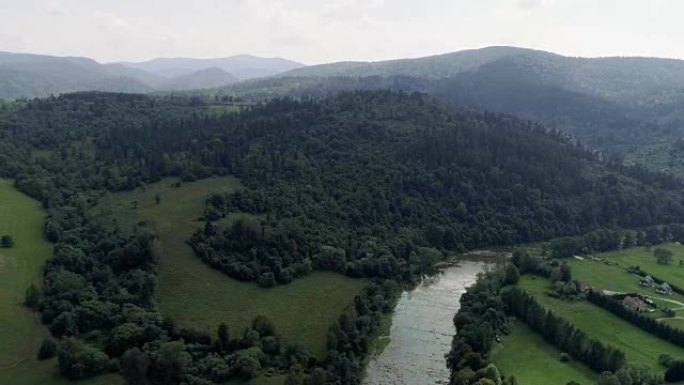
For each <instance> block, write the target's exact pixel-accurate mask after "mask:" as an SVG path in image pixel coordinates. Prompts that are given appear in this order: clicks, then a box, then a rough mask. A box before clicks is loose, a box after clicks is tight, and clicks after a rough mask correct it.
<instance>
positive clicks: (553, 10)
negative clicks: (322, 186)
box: [0, 0, 684, 64]
mask: <svg viewBox="0 0 684 385" xmlns="http://www.w3.org/2000/svg"><path fill="white" fill-rule="evenodd" d="M682 15H684V1H682V0H0V51H12V52H27V53H41V54H49V55H60V56H86V57H90V58H93V59H95V60H98V61H101V62H109V61H142V60H147V59H151V58H154V57H179V56H186V57H223V56H231V55H236V54H252V55H257V56H266V57H284V58H288V59H292V60H296V61H299V62H302V63H304V64H318V63H326V62H334V61H344V60H368V61H376V60H387V59H396V58H405V57H420V56H428V55H433V54H439V53H446V52H453V51H458V50H462V49H471V48H480V47H486V46H492V45H512V46H519V47H527V48H537V49H542V50H547V51H552V52H556V53H560V54H564V55H569V56H591V57H594V56H656V57H670V58H680V59H684V44H682V42H684V23H683V22H682Z"/></svg>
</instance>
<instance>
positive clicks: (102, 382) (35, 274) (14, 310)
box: [0, 180, 121, 385]
mask: <svg viewBox="0 0 684 385" xmlns="http://www.w3.org/2000/svg"><path fill="white" fill-rule="evenodd" d="M43 217H44V212H43V210H42V209H41V207H40V204H39V203H38V202H36V201H34V200H33V199H31V198H29V197H27V196H25V195H23V194H22V193H20V192H19V191H17V190H16V189H15V188H14V187H13V185H12V183H11V181H8V180H0V235H5V234H8V235H11V236H12V237H13V238H14V240H15V242H16V245H15V247H13V248H11V249H1V250H0V384H12V385H63V384H73V383H72V382H69V381H67V380H66V379H64V378H61V377H59V376H58V374H57V370H56V367H55V362H54V360H53V361H42V362H41V361H37V360H36V359H35V356H36V353H37V351H38V347H39V346H40V343H41V341H42V339H43V337H45V336H46V335H47V331H46V330H45V328H44V327H43V326H42V325H41V324H40V322H39V321H38V319H37V316H36V315H34V314H33V313H32V312H31V311H29V310H28V309H26V308H25V307H24V306H23V305H22V303H23V300H24V292H25V291H26V288H27V287H28V286H29V285H30V284H31V283H34V284H38V283H39V282H40V275H41V271H42V267H43V264H44V263H45V260H46V258H48V257H49V256H50V254H51V253H52V247H51V245H50V244H49V243H48V242H47V241H46V240H44V239H43V230H42V229H43ZM79 384H83V385H119V384H121V379H120V378H119V377H117V376H103V377H99V378H96V379H92V380H88V381H83V382H80V383H79Z"/></svg>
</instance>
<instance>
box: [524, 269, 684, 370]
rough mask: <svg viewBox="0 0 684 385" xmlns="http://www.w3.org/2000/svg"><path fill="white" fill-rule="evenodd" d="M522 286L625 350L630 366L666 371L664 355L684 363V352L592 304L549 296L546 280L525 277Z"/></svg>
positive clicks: (586, 329)
mask: <svg viewBox="0 0 684 385" xmlns="http://www.w3.org/2000/svg"><path fill="white" fill-rule="evenodd" d="M518 285H519V286H520V287H521V288H522V289H524V290H526V291H527V292H529V293H530V294H532V295H534V297H535V298H536V299H537V300H538V301H539V302H540V303H541V304H542V305H543V306H544V307H546V308H547V309H550V310H551V311H553V312H554V313H555V314H556V315H558V316H560V317H562V318H563V319H565V320H567V321H568V322H570V323H571V324H573V325H575V326H576V327H577V328H579V329H581V330H582V331H584V332H585V333H586V334H587V335H588V336H589V337H591V338H595V339H598V340H600V341H602V342H603V343H605V344H608V345H611V346H613V347H615V348H618V349H620V350H622V351H623V352H624V353H625V355H626V358H627V362H628V363H629V364H632V365H637V366H640V365H641V366H647V367H649V368H652V369H654V370H657V371H662V370H663V369H664V368H663V367H662V366H660V365H659V364H658V357H659V356H660V354H663V353H666V354H670V355H671V356H673V357H677V358H681V359H684V348H681V347H678V346H676V345H674V344H671V343H669V342H667V341H664V340H662V339H660V338H658V337H656V336H654V335H651V334H649V333H647V332H645V331H643V330H641V329H639V328H637V327H636V326H634V325H632V324H630V323H629V322H627V321H624V320H622V319H621V318H619V317H617V316H615V315H613V314H612V313H610V312H608V311H607V310H604V309H602V308H600V307H598V306H595V305H593V304H591V303H589V302H588V301H584V300H576V301H564V300H560V299H555V298H552V297H550V296H548V295H547V294H546V292H547V290H548V287H549V281H548V280H546V279H542V278H536V277H530V276H523V277H521V279H520V282H519V283H518Z"/></svg>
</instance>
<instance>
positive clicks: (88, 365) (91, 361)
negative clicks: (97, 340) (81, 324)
mask: <svg viewBox="0 0 684 385" xmlns="http://www.w3.org/2000/svg"><path fill="white" fill-rule="evenodd" d="M108 362H109V357H107V355H106V354H104V353H103V352H102V351H100V350H98V349H96V348H94V347H92V346H88V345H86V344H84V343H83V342H81V341H79V340H77V339H75V338H69V339H68V340H66V341H64V342H63V343H62V344H61V345H60V347H59V350H58V363H59V371H60V372H61V373H62V374H63V375H65V376H66V377H67V378H69V379H70V380H77V379H81V378H88V377H93V376H96V375H98V374H102V373H104V372H105V371H106V370H107V364H108Z"/></svg>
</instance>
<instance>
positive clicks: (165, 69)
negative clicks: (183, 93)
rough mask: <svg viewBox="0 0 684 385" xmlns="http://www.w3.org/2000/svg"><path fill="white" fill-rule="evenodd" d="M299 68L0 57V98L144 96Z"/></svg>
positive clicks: (284, 63) (238, 61) (268, 62)
mask: <svg viewBox="0 0 684 385" xmlns="http://www.w3.org/2000/svg"><path fill="white" fill-rule="evenodd" d="M300 66H302V65H301V64H299V63H296V62H293V61H289V60H285V59H278V58H259V57H255V56H247V55H241V56H233V57H228V58H221V59H186V58H173V59H172V58H160V59H154V60H150V61H147V62H141V63H98V62H96V61H94V60H92V59H88V58H83V57H56V56H46V55H33V54H20V53H10V52H0V98H6V99H14V98H21V97H43V96H48V95H52V94H61V93H68V92H75V91H93V90H96V91H113V92H133V93H146V92H153V91H168V90H189V89H196V88H208V87H220V86H225V85H229V84H232V83H235V82H238V81H240V80H245V79H252V78H255V77H260V76H272V75H276V74H279V73H281V72H285V71H288V70H291V69H293V68H297V67H300Z"/></svg>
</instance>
